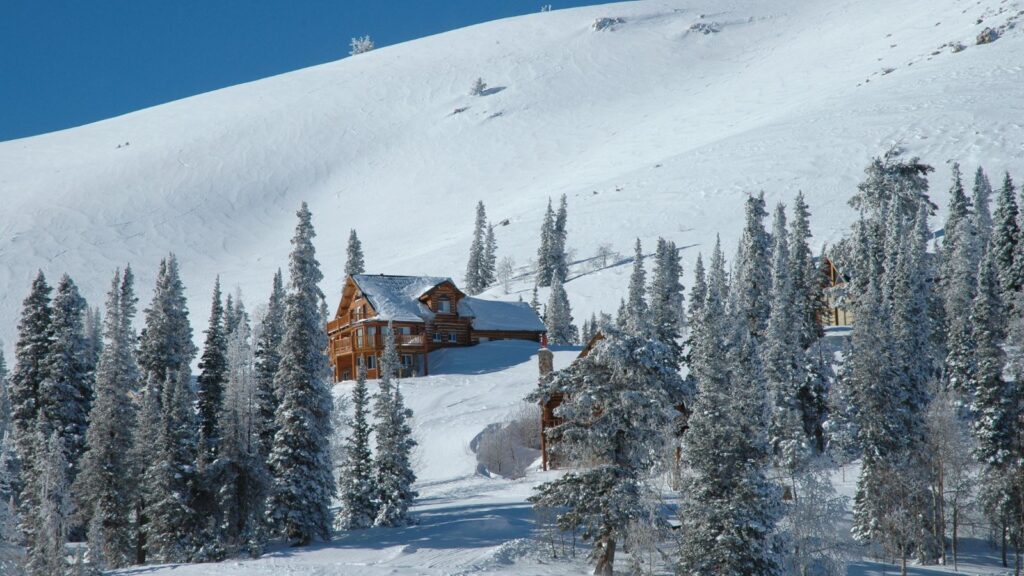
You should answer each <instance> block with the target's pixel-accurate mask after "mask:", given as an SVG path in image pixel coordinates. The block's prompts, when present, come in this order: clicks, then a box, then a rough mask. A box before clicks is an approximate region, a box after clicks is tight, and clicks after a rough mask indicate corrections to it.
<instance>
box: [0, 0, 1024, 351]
mask: <svg viewBox="0 0 1024 576" xmlns="http://www.w3.org/2000/svg"><path fill="white" fill-rule="evenodd" d="M1021 10H1024V2H1022V1H1021V0H981V1H973V0H972V1H970V2H965V1H959V0H907V1H903V2H898V3H894V2H891V1H890V0H837V1H832V2H811V1H807V0H780V1H777V2H756V1H754V0H674V1H668V0H647V1H642V2H633V3H623V4H609V5H603V6H595V7H590V8H585V9H575V10H565V11H557V10H556V11H553V12H545V13H538V14H534V15H530V16H525V17H521V18H514V19H509V20H503V21H498V22H492V23H487V24H483V25H479V26H474V27H471V28H467V29H463V30H458V31H454V32H451V33H447V34H442V35H439V36H435V37H430V38H425V39H422V40H417V41H415V42H409V43H406V44H401V45H396V46H391V47H387V48H383V49H379V50H376V51H373V52H370V53H367V54H363V55H360V56H357V57H353V58H346V59H344V60H341V61H338V62H334V63H331V64H327V65H323V66H318V67H314V68H309V69H306V70H301V71H298V72H294V73H291V74H286V75H282V76H278V77H274V78H269V79H266V80H262V81H258V82H254V83H251V84H246V85H241V86H237V87H233V88H228V89H224V90H220V91H217V92H213V93H209V94H205V95H201V96H196V97H194V98H189V99H186V100H182V101H179V102H174V103H171V104H167V105H164V106H160V107H156V108H153V109H149V110H144V111H141V112H137V113H133V114H129V115H126V116H123V117H119V118H115V119H112V120H108V121H104V122H100V123H97V124H93V125H89V126H85V127H81V128H76V129H72V130H67V131H63V132H59V133H54V134H50V135H45V136H39V137H34V138H28V139H24V140H17V141H11V142H6V143H2V144H0V197H2V198H3V206H2V209H0V335H2V337H3V338H4V340H5V341H6V344H7V346H6V349H7V351H8V353H9V351H10V349H11V348H10V347H11V341H12V338H13V334H14V326H15V323H16V319H17V311H18V307H19V305H20V301H21V299H22V298H23V297H24V295H25V293H26V292H27V288H28V285H29V282H30V279H31V277H32V275H33V274H34V271H35V270H36V269H37V268H42V269H43V270H44V271H45V272H46V273H47V274H48V275H49V276H50V277H51V279H55V277H56V276H57V275H59V274H60V273H62V272H65V271H67V272H69V273H70V274H71V275H72V276H73V277H74V278H75V279H76V280H77V281H78V282H79V284H80V285H81V286H82V287H83V289H84V291H85V293H86V295H87V296H88V297H89V298H90V300H91V301H92V302H93V303H99V302H100V301H101V293H102V291H103V289H104V287H105V286H106V285H107V281H108V278H109V275H110V274H111V272H112V271H113V269H114V268H115V267H116V266H118V265H122V264H123V263H125V262H128V261H130V262H131V263H132V264H133V265H134V266H135V267H136V270H137V271H138V273H139V280H140V286H141V296H142V300H143V302H145V301H146V300H148V292H149V286H151V285H152V284H151V282H152V279H153V276H154V274H155V269H156V264H157V262H158V261H159V258H160V257H161V256H162V255H164V254H165V253H166V252H168V251H174V252H176V253H177V254H178V256H179V258H180V260H181V262H182V268H183V274H184V278H185V281H186V284H187V286H188V288H189V291H190V292H189V294H190V297H191V298H192V299H193V300H192V309H193V320H194V323H195V324H196V325H197V326H199V325H200V324H199V323H200V322H202V321H204V318H203V316H204V315H205V312H204V311H205V308H206V301H207V298H208V295H209V293H210V290H211V289H212V284H213V277H214V275H215V274H217V273H220V274H221V275H222V278H223V279H224V281H225V282H226V284H227V285H228V286H232V285H235V284H237V285H239V286H240V287H241V288H242V290H243V292H244V293H245V294H247V295H248V299H249V301H250V304H252V303H254V301H257V300H258V301H262V300H263V299H264V298H265V295H266V293H267V292H268V291H269V286H270V278H271V274H272V273H273V271H274V270H275V269H276V268H277V267H278V266H282V265H283V264H284V262H285V254H286V253H287V250H288V247H289V246H288V238H289V236H290V234H291V230H292V228H293V225H294V221H295V219H294V211H295V209H296V208H297V207H298V204H299V202H300V201H301V200H303V199H305V200H308V201H309V203H310V207H311V209H312V210H313V213H314V217H315V224H316V226H317V231H318V233H319V239H318V248H319V255H320V259H321V262H322V263H323V264H324V268H325V271H326V274H327V279H326V282H325V284H324V287H325V292H327V293H328V295H329V297H330V299H331V300H332V301H333V300H334V298H335V297H336V295H337V293H338V292H339V291H340V287H341V282H340V280H341V275H342V270H341V269H342V265H343V261H344V239H345V238H346V235H347V233H348V230H349V228H350V227H356V228H357V229H358V231H359V234H360V237H361V238H362V239H363V242H364V246H365V249H366V253H367V263H368V271H369V272H388V273H399V274H433V275H450V276H452V277H455V278H461V276H462V272H463V269H464V262H465V257H466V252H467V247H468V244H469V239H470V233H471V231H472V216H473V208H472V207H473V203H474V202H475V201H476V200H478V199H480V200H483V201H484V202H485V203H486V204H487V208H488V210H489V215H490V216H491V218H492V220H493V221H496V222H497V221H502V220H505V219H507V220H508V222H509V225H508V226H503V227H499V228H498V241H499V245H500V247H499V257H501V256H504V255H511V256H513V257H514V258H515V260H516V262H517V263H518V264H520V265H525V264H527V262H528V261H529V259H530V258H531V257H533V255H534V254H535V250H536V246H537V235H538V232H537V231H538V228H539V225H540V220H541V217H542V214H543V210H544V206H545V202H546V200H547V198H549V197H553V198H556V197H557V195H559V194H562V193H565V194H567V195H568V197H569V245H570V247H571V248H575V249H576V251H577V256H578V257H586V256H589V255H591V254H592V253H593V252H594V250H595V249H596V247H597V246H598V245H599V244H601V243H611V244H612V245H613V246H614V247H615V248H616V249H617V250H619V251H622V252H626V253H628V251H629V248H630V245H631V240H632V238H633V237H635V236H640V237H641V239H642V240H644V241H645V243H646V244H647V245H648V246H652V247H653V244H652V241H653V240H654V239H655V238H656V237H657V236H659V235H664V236H666V237H668V238H670V239H673V240H675V241H676V242H677V243H678V244H679V245H681V246H693V248H692V249H689V250H687V251H686V252H685V255H684V261H685V263H686V265H687V267H688V268H691V267H692V262H693V258H694V257H695V256H696V251H697V250H707V249H708V246H709V244H710V242H711V241H712V240H713V238H714V234H715V232H718V231H721V232H722V234H723V238H724V239H725V240H726V241H727V242H731V241H732V239H733V238H734V237H735V236H736V232H737V230H738V228H739V223H738V220H737V218H736V215H737V213H738V211H739V209H740V199H741V197H742V195H743V194H744V193H745V192H748V191H756V190H758V189H764V190H765V191H766V193H767V196H768V200H769V202H770V203H773V202H774V201H776V200H788V199H790V198H791V197H792V195H793V194H795V192H796V191H797V190H798V189H803V190H804V191H805V193H806V194H807V197H808V201H809V203H810V206H811V209H812V211H813V212H814V213H815V217H814V219H813V224H814V233H815V236H816V239H817V241H819V242H826V241H829V240H833V239H835V238H837V237H838V235H839V233H840V232H841V231H842V230H843V229H844V228H845V226H846V225H847V224H848V223H849V222H850V221H851V219H852V218H853V217H854V213H853V211H852V210H850V209H849V208H847V207H846V204H845V202H846V199H847V197H848V196H849V194H850V192H851V190H852V188H853V186H854V184H855V183H856V182H857V181H858V179H859V177H860V174H861V169H862V168H863V166H864V165H865V164H866V163H867V161H868V159H869V158H870V157H871V156H872V155H875V154H877V153H879V152H880V151H882V150H883V149H885V148H887V147H888V146H890V145H891V144H892V143H894V142H901V143H902V144H903V145H904V146H905V147H906V148H907V149H908V150H909V151H910V152H911V153H913V154H917V155H920V156H922V157H923V158H924V159H925V160H926V161H928V162H931V163H932V164H934V165H936V166H938V167H939V170H938V172H937V174H936V175H935V178H934V179H933V187H934V188H935V189H936V191H937V193H936V197H937V200H938V201H939V202H940V204H941V203H943V202H944V201H945V195H944V193H943V189H944V188H945V186H946V182H947V179H948V170H947V169H945V166H944V164H945V163H946V162H947V160H949V159H953V158H955V159H959V160H960V161H961V162H963V163H964V164H965V165H969V166H968V170H969V169H970V168H973V165H974V164H975V163H979V162H980V163H982V164H983V165H984V166H985V167H986V168H987V169H988V170H989V171H990V172H992V173H1000V172H1002V171H1003V170H1005V169H1010V170H1011V171H1012V172H1014V173H1016V174H1017V175H1019V177H1024V144H1022V143H1024V123H1022V122H1021V120H1020V119H1021V118H1024V90H1021V86H1022V85H1024V83H1022V65H1024V63H1022V60H1021V54H1024V19H1021V16H1020V13H1021ZM602 17H610V18H620V19H621V20H622V21H621V22H620V23H618V24H615V25H613V26H611V27H610V28H607V29H605V30H601V31H597V30H595V29H594V28H593V26H592V24H593V23H594V22H595V20H596V19H598V18H602ZM1014 22H1016V23H1017V24H1018V25H1017V26H1016V27H1007V25H1008V23H1009V24H1013V23H1014ZM986 27H992V28H997V29H1002V30H1003V33H1002V36H1001V37H1000V38H999V39H998V40H997V41H995V42H994V43H991V44H986V45H980V46H979V45H975V39H976V37H977V35H978V34H979V33H980V32H981V31H982V30H983V29H984V28H986ZM339 41H340V40H339ZM956 43H962V45H963V46H965V47H966V49H965V50H962V51H959V52H955V51H954V48H953V47H952V46H953V44H956ZM478 76H479V77H483V79H484V80H485V81H486V82H487V83H488V84H489V85H490V86H491V88H490V90H489V91H488V92H486V93H485V94H484V95H483V96H479V97H472V96H469V95H468V92H469V88H470V85H471V83H472V82H473V80H474V79H476V78H477V77H478ZM459 110H462V111H461V112H459ZM727 253H731V247H730V246H728V245H727ZM625 283H626V273H625V271H617V270H614V269H613V270H609V271H605V272H601V273H599V274H595V275H590V276H586V277H584V278H581V279H579V280H576V281H573V282H570V283H569V284H568V285H567V289H568V291H569V293H570V296H571V297H572V299H573V304H574V306H575V311H576V316H577V317H578V318H581V317H583V315H585V314H586V315H589V312H590V311H591V310H592V309H606V310H612V309H614V308H615V305H616V303H617V301H618V298H619V296H620V295H621V293H622V289H623V288H624V286H625ZM526 298H529V295H527V296H526ZM332 304H333V302H332Z"/></svg>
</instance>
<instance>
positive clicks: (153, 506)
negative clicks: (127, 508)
mask: <svg viewBox="0 0 1024 576" xmlns="http://www.w3.org/2000/svg"><path fill="white" fill-rule="evenodd" d="M174 374H175V375H176V379H175V380H173V381H165V382H164V383H163V388H162V390H161V392H162V398H161V414H160V423H159V428H158V431H157V435H156V443H155V445H154V447H153V451H152V455H153V461H152V463H151V465H150V466H149V467H148V469H147V470H146V475H145V477H144V482H145V498H146V503H145V515H146V518H147V519H148V521H149V522H148V524H147V525H146V526H145V534H146V557H147V559H149V560H151V561H155V562H188V561H191V560H193V559H196V558H197V556H198V552H199V549H200V548H201V547H202V545H203V544H204V542H203V541H202V540H201V535H202V534H201V530H202V528H203V527H204V525H205V520H206V518H205V517H203V516H201V515H200V513H199V511H198V510H197V509H196V508H195V507H194V506H193V503H194V496H195V495H196V494H197V492H198V491H199V486H198V482H199V478H198V474H197V470H196V466H195V463H196V456H197V451H198V446H197V438H196V436H197V434H196V430H197V428H198V426H197V424H198V423H197V422H196V415H195V413H194V410H193V406H194V404H195V394H194V393H193V391H192V387H191V386H190V383H189V379H190V375H189V373H188V372H187V371H184V370H176V371H174Z"/></svg>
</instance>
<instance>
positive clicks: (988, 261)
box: [967, 251, 1017, 465]
mask: <svg viewBox="0 0 1024 576" xmlns="http://www.w3.org/2000/svg"><path fill="white" fill-rule="evenodd" d="M1002 310H1003V304H1002V301H1001V300H1000V297H999V284H998V277H997V274H996V270H995V257H994V254H993V253H992V252H991V251H990V252H988V253H987V254H986V256H985V258H984V259H983V260H982V262H981V265H980V266H979V268H978V294H977V296H975V298H974V302H973V305H972V307H971V314H970V324H971V332H972V337H971V341H972V344H973V346H972V348H973V353H974V364H975V367H974V370H973V371H972V374H971V379H970V381H969V382H968V383H967V389H968V390H969V392H970V396H969V397H970V398H971V404H970V409H971V414H972V416H973V418H972V422H971V423H972V425H973V428H974V433H975V436H977V440H978V447H977V456H978V459H979V460H980V461H981V462H982V463H984V464H992V465H1001V464H1005V463H1006V462H1008V461H1009V460H1010V459H1011V458H1012V457H1013V455H1012V448H1013V445H1014V440H1015V435H1016V432H1017V430H1016V428H1017V426H1016V425H1015V423H1014V422H1012V421H1010V419H1011V418H1013V416H1015V415H1016V413H1015V412H1014V411H1013V409H1012V407H1011V406H1009V405H1008V402H1009V401H1010V400H1011V399H1012V394H1010V393H1009V390H1010V388H1012V387H1016V386H1017V384H1016V383H1009V382H1005V381H1004V380H1003V368H1004V366H1005V365H1006V354H1005V352H1004V350H1003V346H1002V341H1003V337H1004V334H1003V329H1002V325H1001V324H1002V322H1001V321H1000V319H999V316H1000V315H1001V314H1002Z"/></svg>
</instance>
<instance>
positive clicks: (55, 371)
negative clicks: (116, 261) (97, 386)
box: [39, 274, 93, 482]
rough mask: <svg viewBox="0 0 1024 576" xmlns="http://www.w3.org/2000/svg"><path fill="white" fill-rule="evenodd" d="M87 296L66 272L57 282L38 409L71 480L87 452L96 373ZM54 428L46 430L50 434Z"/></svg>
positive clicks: (44, 431) (45, 432)
mask: <svg viewBox="0 0 1024 576" xmlns="http://www.w3.org/2000/svg"><path fill="white" fill-rule="evenodd" d="M87 311H88V307H87V306H86V302H85V298H83V297H82V296H81V294H79V292H78V287H77V286H76V285H75V283H74V281H73V280H71V277H70V276H68V275H67V274H65V275H64V276H63V277H62V278H61V279H60V282H59V283H58V284H57V291H56V293H55V294H54V298H53V303H52V307H51V314H50V334H51V342H50V348H49V351H48V353H47V356H46V359H45V371H46V373H45V376H44V377H43V381H42V382H41V383H40V385H39V410H40V412H41V413H42V414H43V415H45V417H46V421H47V422H48V423H49V425H50V426H51V427H52V430H55V431H57V434H58V435H60V437H61V442H62V443H63V445H64V449H65V456H66V457H67V460H68V465H69V468H68V471H67V476H68V481H69V482H73V481H74V479H75V476H76V475H77V474H78V470H79V460H80V459H81V457H82V452H84V451H85V430H86V428H87V426H88V422H89V408H90V406H91V404H92V396H93V384H92V379H93V373H92V367H91V366H89V350H88V342H87V340H86V333H85V315H86V312H87ZM50 432H51V430H43V433H44V434H46V435H47V436H48V435H49V434H50Z"/></svg>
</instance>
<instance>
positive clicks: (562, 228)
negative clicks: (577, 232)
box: [550, 194, 569, 284]
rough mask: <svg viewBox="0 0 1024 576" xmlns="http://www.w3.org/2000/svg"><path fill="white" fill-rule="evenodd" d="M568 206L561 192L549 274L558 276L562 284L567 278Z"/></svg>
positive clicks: (553, 234)
mask: <svg viewBox="0 0 1024 576" xmlns="http://www.w3.org/2000/svg"><path fill="white" fill-rule="evenodd" d="M568 221H569V206H568V201H567V200H566V197H565V194H562V198H561V200H559V202H558V213H557V214H556V215H555V225H554V228H553V233H552V242H551V256H550V259H551V274H552V275H553V276H555V277H558V279H559V280H561V281H562V283H563V284H564V283H565V282H566V280H568V278H569V255H568V251H567V250H568V249H567V248H566V244H565V242H566V240H567V237H568V234H569V230H568Z"/></svg>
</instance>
